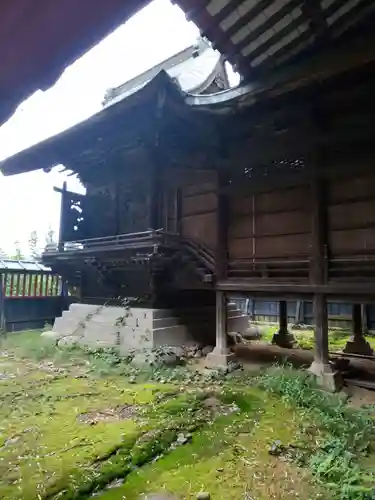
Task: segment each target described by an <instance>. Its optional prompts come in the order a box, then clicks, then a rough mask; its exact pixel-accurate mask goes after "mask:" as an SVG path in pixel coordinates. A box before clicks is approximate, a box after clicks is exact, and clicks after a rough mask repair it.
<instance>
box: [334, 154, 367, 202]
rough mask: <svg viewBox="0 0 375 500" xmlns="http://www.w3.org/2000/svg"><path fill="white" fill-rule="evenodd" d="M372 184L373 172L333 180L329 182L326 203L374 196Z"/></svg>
mask: <svg viewBox="0 0 375 500" xmlns="http://www.w3.org/2000/svg"><path fill="white" fill-rule="evenodd" d="M374 166H375V164H374ZM353 167H354V165H353ZM374 186H375V174H374V175H361V176H360V177H350V178H346V179H339V180H333V181H331V182H330V183H329V191H328V203H329V204H336V203H342V202H343V201H348V200H361V199H364V198H373V197H375V194H374Z"/></svg>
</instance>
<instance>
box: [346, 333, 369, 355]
mask: <svg viewBox="0 0 375 500" xmlns="http://www.w3.org/2000/svg"><path fill="white" fill-rule="evenodd" d="M342 352H344V353H345V354H358V355H362V356H373V355H374V351H373V349H372V347H371V346H370V344H369V343H368V342H367V340H366V339H365V338H364V337H363V336H362V335H355V336H353V337H351V338H350V339H349V340H348V342H347V343H346V346H345V347H344V349H343V351H342Z"/></svg>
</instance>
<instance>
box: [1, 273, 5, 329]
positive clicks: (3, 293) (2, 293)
mask: <svg viewBox="0 0 375 500" xmlns="http://www.w3.org/2000/svg"><path fill="white" fill-rule="evenodd" d="M5 286H6V280H5V279H4V274H0V333H3V334H4V333H5V330H6V320H5V294H6V290H5Z"/></svg>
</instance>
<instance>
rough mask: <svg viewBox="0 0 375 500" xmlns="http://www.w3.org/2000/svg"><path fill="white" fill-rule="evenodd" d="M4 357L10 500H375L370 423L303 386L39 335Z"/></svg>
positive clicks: (0, 359)
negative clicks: (148, 364)
mask: <svg viewBox="0 0 375 500" xmlns="http://www.w3.org/2000/svg"><path fill="white" fill-rule="evenodd" d="M1 350H2V354H1V355H0V373H1V374H2V379H1V381H0V398H1V402H2V404H1V406H0V478H1V479H0V498H7V499H9V500H21V499H24V500H61V499H64V500H84V499H88V498H92V496H93V495H94V494H95V496H96V498H101V499H107V500H116V499H118V500H120V499H121V500H122V499H123V498H126V499H127V500H139V498H140V495H141V494H144V493H149V492H153V493H157V492H160V491H168V492H169V493H174V494H177V495H179V496H181V497H182V498H186V499H193V498H195V497H196V495H197V493H198V492H199V491H209V492H210V494H211V497H212V498H215V499H216V500H235V499H236V500H237V499H241V498H252V499H254V500H255V499H257V500H266V499H267V500H268V499H276V500H279V499H280V500H281V499H285V498H303V499H305V500H309V499H311V500H313V499H317V498H322V499H325V498H327V499H328V498H329V499H330V500H331V499H336V498H337V499H338V500H370V499H372V498H373V497H372V496H371V495H372V491H371V487H372V484H373V483H374V481H373V479H374V477H373V476H372V473H371V467H372V466H373V463H374V460H373V455H371V447H372V444H373V430H372V423H373V421H372V419H371V418H370V413H369V411H367V413H366V412H365V411H356V410H351V409H349V408H348V407H347V406H346V404H345V400H344V399H343V398H342V397H340V396H334V395H329V394H326V393H324V392H322V391H320V390H319V389H318V388H317V387H315V386H314V384H313V383H312V382H311V380H310V379H309V378H308V377H307V375H304V374H300V373H299V372H296V371H293V370H291V369H288V368H274V369H272V370H269V371H267V372H266V373H265V374H264V375H262V376H260V377H259V378H258V379H255V378H254V377H253V378H251V377H250V375H249V374H246V373H242V372H236V373H234V374H231V375H228V376H227V377H226V378H225V377H223V376H222V375H218V374H216V375H215V376H206V375H204V374H194V373H192V372H191V371H190V370H188V369H185V368H181V367H179V368H176V369H160V368H158V369H154V370H148V371H140V370H134V369H133V368H132V367H131V366H130V365H129V364H128V363H127V362H126V360H123V359H120V358H119V357H118V354H117V353H116V352H114V351H111V350H82V349H65V350H60V349H58V348H57V347H56V346H55V345H53V344H52V345H51V344H50V343H48V342H45V341H43V339H41V338H40V336H39V332H24V333H21V334H16V335H9V336H7V337H6V338H4V339H2V342H1ZM127 408H130V409H131V411H128V413H127V412H126V409H127ZM117 409H119V410H118V412H119V413H118V415H125V416H124V417H119V418H116V415H117V413H116V411H117ZM123 410H124V411H123ZM96 415H97V416H98V418H95V416H96ZM126 415H128V416H126ZM82 416H85V418H82ZM87 416H89V418H86V417H87ZM107 417H108V418H107ZM121 481H123V484H120V483H121ZM246 495H247V497H246Z"/></svg>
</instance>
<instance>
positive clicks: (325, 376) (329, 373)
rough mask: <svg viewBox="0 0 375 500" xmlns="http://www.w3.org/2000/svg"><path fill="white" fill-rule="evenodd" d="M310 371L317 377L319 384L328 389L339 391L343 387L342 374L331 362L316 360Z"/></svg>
mask: <svg viewBox="0 0 375 500" xmlns="http://www.w3.org/2000/svg"><path fill="white" fill-rule="evenodd" d="M308 371H309V372H310V373H311V374H312V375H314V376H315V377H316V380H317V382H318V384H319V385H320V386H322V387H323V388H324V389H325V390H326V391H329V392H338V391H340V390H341V389H342V387H343V379H342V377H341V374H340V373H339V372H338V371H337V370H335V369H334V368H333V367H332V365H331V364H324V363H321V362H320V361H318V360H314V361H313V363H312V365H311V366H310V368H309V370H308Z"/></svg>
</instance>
